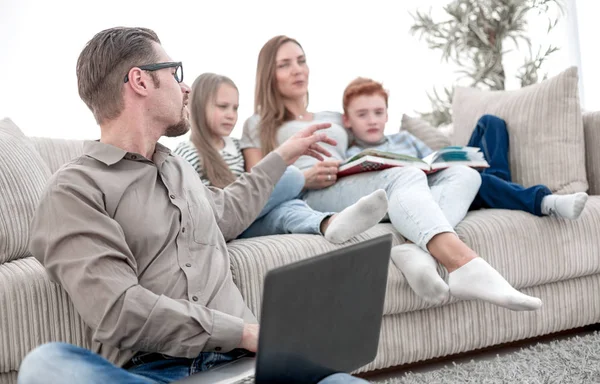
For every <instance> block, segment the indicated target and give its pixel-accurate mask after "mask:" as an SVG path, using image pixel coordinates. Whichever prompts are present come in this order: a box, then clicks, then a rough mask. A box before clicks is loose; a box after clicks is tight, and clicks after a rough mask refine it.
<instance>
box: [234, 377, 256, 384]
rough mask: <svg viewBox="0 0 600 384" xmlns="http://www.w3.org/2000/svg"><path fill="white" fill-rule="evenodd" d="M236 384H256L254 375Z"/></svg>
mask: <svg viewBox="0 0 600 384" xmlns="http://www.w3.org/2000/svg"><path fill="white" fill-rule="evenodd" d="M234 384H254V375H251V376H248V377H244V378H243V379H241V380H238V381H236V382H235V383H234Z"/></svg>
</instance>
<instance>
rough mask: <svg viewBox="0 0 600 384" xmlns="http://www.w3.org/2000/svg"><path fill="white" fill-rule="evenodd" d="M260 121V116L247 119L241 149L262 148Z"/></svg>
mask: <svg viewBox="0 0 600 384" xmlns="http://www.w3.org/2000/svg"><path fill="white" fill-rule="evenodd" d="M259 121H260V117H259V116H258V115H252V116H250V117H249V118H248V119H246V121H245V122H244V131H243V133H242V139H241V140H240V149H246V148H261V145H260V129H259V127H258V123H259Z"/></svg>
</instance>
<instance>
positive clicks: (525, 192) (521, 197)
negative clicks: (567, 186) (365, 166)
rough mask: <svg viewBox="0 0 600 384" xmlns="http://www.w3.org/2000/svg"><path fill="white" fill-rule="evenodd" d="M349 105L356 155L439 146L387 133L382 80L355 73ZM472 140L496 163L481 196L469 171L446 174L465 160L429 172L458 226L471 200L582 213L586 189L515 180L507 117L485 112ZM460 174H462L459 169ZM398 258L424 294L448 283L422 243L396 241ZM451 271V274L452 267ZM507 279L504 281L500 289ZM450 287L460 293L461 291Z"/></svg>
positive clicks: (416, 153) (475, 204) (485, 175)
mask: <svg viewBox="0 0 600 384" xmlns="http://www.w3.org/2000/svg"><path fill="white" fill-rule="evenodd" d="M343 106H344V116H343V122H344V126H345V127H346V128H347V129H348V130H350V131H351V132H352V134H353V135H354V144H353V145H352V146H351V147H350V148H349V149H348V151H347V152H346V157H348V158H349V157H352V156H354V155H356V154H358V153H359V152H361V151H362V150H364V149H367V148H373V149H377V150H381V151H386V152H394V153H401V154H404V155H409V156H413V157H418V158H423V157H425V156H427V155H429V154H430V153H432V152H433V151H432V149H431V148H429V147H428V146H427V145H425V143H423V142H422V141H421V140H419V139H418V138H416V137H414V136H413V135H411V134H410V133H408V132H406V131H400V132H398V133H395V134H392V135H387V136H386V135H385V134H384V129H385V124H386V123H387V120H388V113H387V108H388V93H387V91H386V90H385V89H384V88H383V86H382V84H381V83H379V82H376V81H374V80H371V79H366V78H360V77H359V78H357V79H355V80H354V81H352V82H351V83H350V84H349V85H348V86H347V87H346V89H345V90H344V96H343ZM482 143H485V145H482ZM468 145H469V146H472V147H482V148H483V149H484V150H483V154H484V157H485V159H486V160H487V162H488V163H489V164H490V167H489V168H486V169H485V170H483V171H482V173H481V187H480V188H479V191H478V193H477V195H476V196H472V195H469V191H470V190H472V188H471V186H469V185H464V184H466V183H465V178H464V177H463V178H460V177H452V176H451V175H450V176H448V175H445V173H448V172H449V171H451V170H452V169H453V168H457V167H461V166H453V167H450V168H448V169H446V170H443V171H441V172H437V173H435V174H433V175H429V176H428V181H429V186H430V189H431V193H432V195H433V196H434V198H435V199H436V201H437V202H438V204H439V206H440V208H441V209H442V211H443V212H444V214H445V215H446V218H447V219H448V221H449V222H450V224H451V225H452V226H455V225H456V224H458V223H459V222H460V221H461V220H462V219H463V218H464V216H465V215H466V213H467V210H468V208H469V205H470V209H478V208H498V209H513V210H522V211H525V212H529V213H532V214H534V215H537V216H545V215H551V216H556V217H562V218H568V219H577V218H578V217H579V216H580V214H581V212H582V211H583V208H584V207H585V203H586V201H587V198H588V195H587V194H586V193H583V192H580V193H575V194H571V195H553V194H552V192H551V191H550V190H549V189H548V187H546V186H544V185H536V186H533V187H530V188H525V187H523V186H521V185H519V184H515V183H512V182H511V176H510V169H509V166H508V131H507V129H506V123H505V122H504V120H502V119H500V118H498V117H496V116H492V115H485V116H483V117H481V119H479V121H478V122H477V126H476V128H475V131H474V132H473V134H472V136H471V139H470V140H469V144H468ZM461 172H465V171H464V170H461ZM454 174H457V172H456V170H455V172H454ZM467 180H468V179H467ZM473 197H474V200H473ZM471 202H472V204H471ZM465 206H466V208H467V209H465V208H464V207H465ZM417 256H420V257H417ZM392 260H393V261H394V263H395V264H396V266H397V267H398V268H399V269H400V270H401V271H402V272H403V274H404V276H405V277H406V279H407V281H408V283H409V284H410V285H411V287H412V288H413V290H415V292H416V293H417V294H420V296H422V297H423V298H425V299H427V296H428V295H429V296H431V293H432V292H442V287H443V286H442V283H444V284H445V282H444V281H443V280H442V279H441V277H440V276H439V275H438V273H437V270H436V263H435V261H434V260H433V258H432V256H431V255H429V254H428V253H427V252H425V251H424V250H422V249H421V248H419V247H417V246H416V245H414V244H403V245H401V246H398V247H394V249H393V250H392ZM494 272H495V271H494ZM450 275H451V276H450V280H451V278H452V273H451V274H450ZM498 276H499V275H498ZM502 280H503V279H502ZM451 285H452V284H451ZM502 285H503V284H501V283H499V285H498V287H499V289H501V288H502ZM450 293H451V294H453V295H454V294H457V293H458V292H454V291H451V292H450Z"/></svg>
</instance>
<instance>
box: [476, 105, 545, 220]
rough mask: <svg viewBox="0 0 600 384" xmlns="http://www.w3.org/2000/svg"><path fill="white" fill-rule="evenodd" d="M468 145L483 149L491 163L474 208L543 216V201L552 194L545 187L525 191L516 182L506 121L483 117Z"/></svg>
mask: <svg viewBox="0 0 600 384" xmlns="http://www.w3.org/2000/svg"><path fill="white" fill-rule="evenodd" d="M468 145H469V146H473V147H479V148H481V151H482V152H483V155H484V157H485V159H486V160H487V162H488V163H489V164H490V167H489V168H487V169H484V170H483V172H482V173H481V187H480V188H479V193H478V194H477V196H476V197H475V200H474V201H473V204H471V208H470V209H479V208H498V209H513V210H519V211H525V212H529V213H531V214H534V215H537V216H542V209H541V207H542V199H543V198H544V197H545V196H547V195H550V194H551V193H552V192H551V191H550V189H548V187H546V186H545V185H535V186H533V187H529V188H525V187H524V186H522V185H520V184H517V183H513V182H512V180H511V174H510V167H509V164H508V148H509V137H508V130H507V129H506V123H505V122H504V120H502V119H500V118H499V117H496V116H492V115H484V116H482V117H481V118H480V119H479V121H478V122H477V126H476V127H475V130H474V131H473V134H472V135H471V139H470V140H469V144H468Z"/></svg>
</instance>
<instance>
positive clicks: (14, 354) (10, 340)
mask: <svg viewBox="0 0 600 384" xmlns="http://www.w3.org/2000/svg"><path fill="white" fill-rule="evenodd" d="M88 330H89V328H87V327H86V326H85V324H84V323H83V321H82V319H81V317H80V316H79V315H78V314H77V311H76V310H75V308H74V306H73V304H72V303H71V300H70V299H69V297H68V296H67V293H66V292H65V291H64V290H63V289H62V288H61V287H60V286H59V285H58V284H55V283H53V282H51V281H50V278H49V277H48V275H47V274H46V270H45V269H44V267H43V266H42V265H41V264H40V263H39V262H38V261H37V260H36V259H35V258H33V257H26V258H23V259H18V260H14V261H10V262H8V263H4V264H0V373H7V372H10V371H17V370H18V369H19V365H20V364H21V361H22V360H23V358H24V357H25V355H26V354H27V353H28V352H29V351H31V350H32V349H34V348H35V347H37V346H38V345H41V344H44V343H47V342H50V341H63V342H67V343H71V344H75V345H79V346H82V347H85V348H90V347H91V343H90V341H91V340H90V334H89V331H88Z"/></svg>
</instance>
